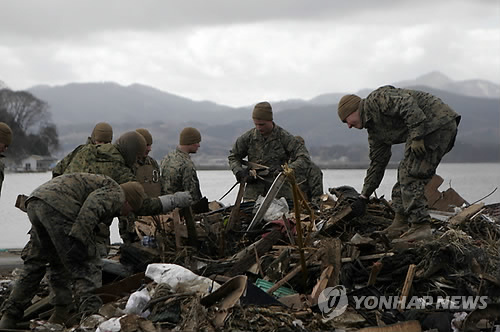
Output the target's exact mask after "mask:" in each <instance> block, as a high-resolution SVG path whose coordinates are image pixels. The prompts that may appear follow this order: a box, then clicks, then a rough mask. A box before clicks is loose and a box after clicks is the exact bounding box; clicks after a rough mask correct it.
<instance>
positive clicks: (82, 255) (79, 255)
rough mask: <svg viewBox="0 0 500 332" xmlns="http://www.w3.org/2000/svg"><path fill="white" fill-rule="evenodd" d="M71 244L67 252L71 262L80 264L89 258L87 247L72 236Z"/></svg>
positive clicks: (70, 238)
mask: <svg viewBox="0 0 500 332" xmlns="http://www.w3.org/2000/svg"><path fill="white" fill-rule="evenodd" d="M69 243H71V246H70V248H69V250H68V252H67V256H68V259H69V260H70V261H74V262H80V261H83V260H86V259H87V258H88V250H87V246H86V245H85V244H84V243H82V242H81V241H80V240H79V239H77V238H75V237H72V236H70V237H69Z"/></svg>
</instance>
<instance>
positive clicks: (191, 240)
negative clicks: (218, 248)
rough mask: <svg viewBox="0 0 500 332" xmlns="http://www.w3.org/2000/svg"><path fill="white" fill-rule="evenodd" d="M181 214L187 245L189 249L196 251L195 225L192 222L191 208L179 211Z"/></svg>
mask: <svg viewBox="0 0 500 332" xmlns="http://www.w3.org/2000/svg"><path fill="white" fill-rule="evenodd" d="M181 214H182V215H183V216H184V219H185V220H186V228H187V232H188V244H189V245H190V246H191V247H193V248H196V249H198V235H197V234H196V223H195V221H194V216H193V210H191V207H186V208H183V209H182V210H181Z"/></svg>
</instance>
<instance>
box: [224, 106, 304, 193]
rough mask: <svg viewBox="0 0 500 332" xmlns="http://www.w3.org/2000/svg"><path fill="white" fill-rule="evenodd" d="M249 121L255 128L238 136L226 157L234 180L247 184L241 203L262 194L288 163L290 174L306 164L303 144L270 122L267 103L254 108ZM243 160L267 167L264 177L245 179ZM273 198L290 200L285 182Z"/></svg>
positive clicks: (301, 168)
mask: <svg viewBox="0 0 500 332" xmlns="http://www.w3.org/2000/svg"><path fill="white" fill-rule="evenodd" d="M252 118H253V122H254V125H255V128H253V129H250V130H249V131H247V132H246V133H244V134H243V135H241V136H240V137H238V139H237V140H236V142H235V143H234V145H233V148H232V149H231V151H230V154H229V157H228V159H229V167H230V168H231V170H232V171H233V173H234V175H235V176H236V179H237V181H242V180H243V179H246V181H247V184H248V185H247V187H246V190H245V195H244V200H247V201H248V200H256V199H257V197H258V196H259V195H261V196H265V195H266V193H267V191H268V190H269V188H270V186H271V184H272V182H273V181H274V178H275V177H276V176H277V175H278V174H279V172H280V171H281V166H282V165H285V164H286V163H288V166H289V167H290V168H291V169H292V170H293V171H295V172H296V173H297V172H299V173H300V172H303V170H305V169H307V168H308V167H309V163H310V158H309V153H308V152H307V150H306V148H305V147H304V145H303V144H300V142H299V141H298V140H297V139H296V138H295V136H293V135H291V134H290V133H289V132H287V131H286V130H284V129H283V128H281V127H279V126H278V125H276V124H275V123H274V122H273V111H272V107H271V105H270V104H269V103H268V102H260V103H258V104H257V105H255V107H254V110H253V112H252ZM245 157H248V161H250V162H254V163H258V164H261V165H265V166H268V167H269V169H268V172H267V174H266V175H264V174H261V175H260V177H257V178H254V177H252V176H249V170H248V168H243V158H245ZM261 178H262V179H261ZM276 197H277V198H279V197H285V198H286V199H288V200H292V190H291V187H290V185H289V183H288V182H286V183H285V184H284V185H283V187H282V188H281V190H280V191H279V192H278V194H277V195H276Z"/></svg>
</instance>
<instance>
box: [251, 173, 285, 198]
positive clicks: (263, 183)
mask: <svg viewBox="0 0 500 332" xmlns="http://www.w3.org/2000/svg"><path fill="white" fill-rule="evenodd" d="M273 181H274V178H273V177H265V178H264V180H261V179H257V181H256V182H252V183H247V186H246V188H245V194H244V195H243V200H244V201H255V200H257V198H258V197H259V195H260V196H266V194H267V192H268V190H269V188H270V187H271V185H272V184H273ZM280 197H285V198H286V199H287V200H290V201H291V200H293V194H292V187H291V186H290V184H289V183H288V181H286V182H285V183H284V184H283V186H282V187H281V189H280V191H279V192H278V194H277V195H276V198H280Z"/></svg>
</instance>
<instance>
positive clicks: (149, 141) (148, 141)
mask: <svg viewBox="0 0 500 332" xmlns="http://www.w3.org/2000/svg"><path fill="white" fill-rule="evenodd" d="M135 131H137V132H138V133H139V134H141V135H142V136H143V137H144V139H145V140H146V144H147V145H151V144H153V136H152V135H151V133H150V132H149V130H147V129H145V128H139V129H136V130H135Z"/></svg>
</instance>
